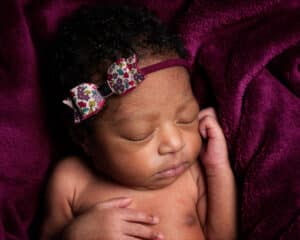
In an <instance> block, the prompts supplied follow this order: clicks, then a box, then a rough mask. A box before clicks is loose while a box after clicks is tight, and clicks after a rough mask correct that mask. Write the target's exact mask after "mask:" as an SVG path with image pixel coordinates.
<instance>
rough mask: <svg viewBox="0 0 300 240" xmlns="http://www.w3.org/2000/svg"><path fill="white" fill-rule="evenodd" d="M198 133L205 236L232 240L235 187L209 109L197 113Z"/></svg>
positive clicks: (221, 133)
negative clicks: (203, 181) (202, 169)
mask: <svg viewBox="0 0 300 240" xmlns="http://www.w3.org/2000/svg"><path fill="white" fill-rule="evenodd" d="M199 131H200V134H201V136H202V138H203V146H202V150H201V154H200V158H201V163H202V165H203V167H204V171H205V179H206V181H205V182H206V185H207V186H206V189H207V190H206V192H207V199H206V200H205V201H206V203H205V204H204V205H206V206H207V207H206V219H205V221H204V232H205V235H206V238H207V239H216V240H217V239H218V240H219V239H222V240H233V239H236V232H237V223H236V219H237V217H236V186H235V180H234V176H233V172H232V170H231V167H230V163H229V159H228V152H227V146H226V141H225V137H224V134H223V131H222V129H221V127H220V125H219V123H218V121H217V116H216V113H215V111H214V110H213V109H212V108H207V109H204V110H202V111H200V113H199ZM200 188H201V186H200V185H199V189H200ZM199 215H201V210H200V212H199Z"/></svg>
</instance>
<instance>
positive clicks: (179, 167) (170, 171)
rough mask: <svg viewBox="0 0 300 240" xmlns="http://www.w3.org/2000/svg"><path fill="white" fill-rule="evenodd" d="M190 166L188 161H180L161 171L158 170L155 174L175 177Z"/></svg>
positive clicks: (160, 176) (159, 176) (163, 176)
mask: <svg viewBox="0 0 300 240" xmlns="http://www.w3.org/2000/svg"><path fill="white" fill-rule="evenodd" d="M189 166H190V164H189V162H182V163H179V164H176V165H174V166H171V167H169V168H166V169H164V170H162V171H159V172H158V173H157V174H155V175H156V177H158V178H170V177H177V176H179V175H181V174H182V173H183V172H184V171H185V170H186V169H187V168H188V167H189Z"/></svg>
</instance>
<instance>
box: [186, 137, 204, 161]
mask: <svg viewBox="0 0 300 240" xmlns="http://www.w3.org/2000/svg"><path fill="white" fill-rule="evenodd" d="M189 144H190V152H191V154H192V158H193V159H195V158H197V157H198V155H199V154H200V151H201V148H202V139H201V136H200V134H198V132H195V133H194V134H192V135H191V136H190V140H189Z"/></svg>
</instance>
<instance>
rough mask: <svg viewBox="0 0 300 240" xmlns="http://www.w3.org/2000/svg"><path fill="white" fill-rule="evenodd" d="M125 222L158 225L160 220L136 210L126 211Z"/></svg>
mask: <svg viewBox="0 0 300 240" xmlns="http://www.w3.org/2000/svg"><path fill="white" fill-rule="evenodd" d="M123 211H124V214H123V220H125V221H128V222H135V223H143V224H157V223H158V222H159V218H158V217H157V216H153V215H150V214H147V213H144V212H140V211H137V210H134V209H130V208H128V209H124V210H123Z"/></svg>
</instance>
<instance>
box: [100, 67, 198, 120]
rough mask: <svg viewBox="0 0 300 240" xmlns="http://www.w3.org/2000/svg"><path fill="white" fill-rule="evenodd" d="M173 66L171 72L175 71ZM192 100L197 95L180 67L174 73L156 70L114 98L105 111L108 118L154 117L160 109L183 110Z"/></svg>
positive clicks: (163, 110)
mask: <svg viewBox="0 0 300 240" xmlns="http://www.w3.org/2000/svg"><path fill="white" fill-rule="evenodd" d="M170 70H171V71H169V73H171V72H173V71H174V69H170ZM166 75H167V76H168V77H167V78H165V77H166ZM191 100H194V96H193V94H192V91H191V87H190V84H189V78H188V77H187V76H186V75H185V74H183V75H182V73H178V71H177V72H176V71H175V73H174V74H173V75H172V74H162V73H160V72H157V73H155V74H152V75H151V77H149V78H148V79H145V82H143V83H142V84H141V85H140V86H138V87H137V88H136V89H134V90H132V92H130V93H128V94H126V95H124V96H118V97H114V98H113V99H111V101H109V102H108V106H107V111H106V114H105V115H106V120H108V119H110V121H116V122H118V121H119V119H124V120H126V119H128V121H132V120H134V119H142V118H146V119H148V120H154V118H155V116H156V115H159V114H161V113H164V112H170V113H174V112H176V111H180V110H181V108H185V107H187V106H188V105H189V104H191Z"/></svg>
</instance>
